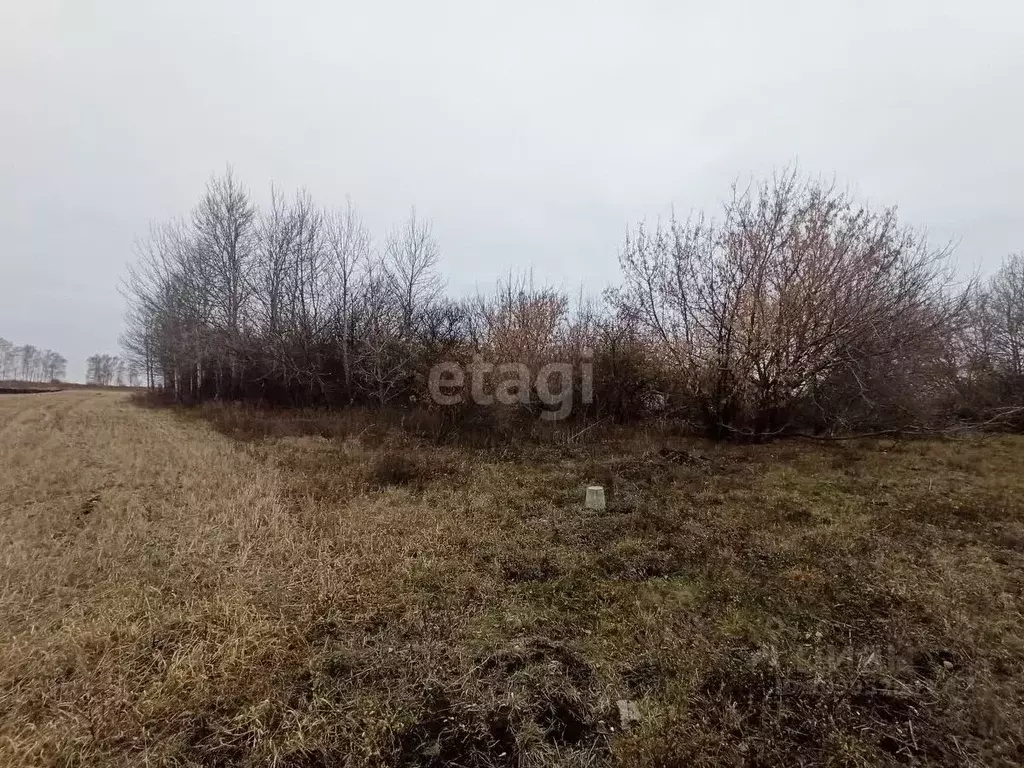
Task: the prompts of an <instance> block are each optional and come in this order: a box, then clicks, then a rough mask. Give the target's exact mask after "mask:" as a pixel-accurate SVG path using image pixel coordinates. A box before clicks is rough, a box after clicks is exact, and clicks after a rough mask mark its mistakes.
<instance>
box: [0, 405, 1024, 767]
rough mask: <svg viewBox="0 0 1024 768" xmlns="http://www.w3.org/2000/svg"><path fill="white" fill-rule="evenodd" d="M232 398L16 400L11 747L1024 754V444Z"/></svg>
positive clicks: (3, 629) (642, 757)
mask: <svg viewBox="0 0 1024 768" xmlns="http://www.w3.org/2000/svg"><path fill="white" fill-rule="evenodd" d="M203 415H205V416H207V417H208V419H196V418H193V417H191V416H188V415H184V414H182V413H177V412H173V411H168V410H158V409H142V408H138V407H135V406H133V405H132V404H131V403H130V402H129V400H128V398H127V396H126V395H124V394H123V393H109V392H88V391H82V392H64V393H56V394H39V395H36V396H33V397H19V396H0V520H2V528H0V557H2V563H3V567H2V570H0V764H4V765H62V766H74V765H125V766H128V765H131V766H135V765H154V766H155V765H222V766H229V765H251V766H257V765H259V766H262V765H278V766H293V767H298V766H307V767H309V766H332V765H494V766H502V765H524V766H541V765H580V766H582V765H603V764H616V763H618V764H626V765H687V766H689V765H696V766H700V765H708V766H711V765H737V766H740V765H744V766H762V765H779V766H793V765H851V766H853V765H879V764H882V765H885V764H892V765H1018V764H1021V762H1022V761H1024V725H1022V719H1024V718H1022V715H1024V619H1022V615H1021V599H1022V598H1021V594H1022V590H1021V586H1022V584H1021V581H1022V570H1021V568H1022V565H1024V516H1022V511H1024V495H1022V491H1024V476H1022V474H1021V471H1020V470H1021V466H1022V460H1024V440H1022V439H1021V438H1014V437H998V438H985V439H981V438H977V439H975V438H970V439H961V440H956V441H953V440H945V441H932V442H906V443H903V442H893V441H865V442H860V443H856V444H841V445H839V444H837V445H812V446H808V445H795V444H788V443H787V444H776V445H770V446H748V447H735V446H713V445H707V444H699V443H695V442H689V441H685V440H682V439H679V438H667V437H664V436H657V435H653V434H647V435H644V434H639V433H638V434H633V435H629V434H620V435H617V436H606V439H605V440H604V441H603V442H602V443H601V444H600V445H586V446H581V445H576V444H574V445H566V446H561V447H547V448H544V447H541V446H531V447H530V448H529V449H528V450H519V451H510V450H497V449H495V450H479V449H474V450H470V449H467V448H461V447H458V446H455V445H438V444H436V443H433V442H429V441H426V440H424V439H423V438H420V437H415V436H410V435H409V434H408V433H407V432H402V431H400V430H398V429H396V428H393V427H383V426H380V425H375V424H374V423H373V422H372V419H369V417H367V416H365V415H360V416H355V415H351V414H348V415H343V416H338V415H325V414H298V415H296V414H276V415H267V414H260V413H257V412H252V411H244V410H239V409H230V408H221V409H207V411H205V413H204V414H203ZM208 422H213V424H212V426H211V424H210V423H208ZM229 434H231V435H234V437H231V436H229ZM237 438H245V439H237ZM593 482H600V483H602V484H604V485H605V486H606V487H607V488H608V489H609V498H610V504H609V508H608V510H607V511H606V512H605V513H603V514H597V515H595V514H588V513H585V512H584V510H583V509H582V508H581V507H582V505H581V501H582V498H583V488H584V486H586V485H587V484H589V483H593ZM618 699H631V700H633V701H635V702H637V704H638V707H639V709H640V713H641V720H640V721H639V722H638V723H636V724H635V725H633V727H632V728H629V729H628V730H626V731H625V732H624V731H623V729H622V728H621V724H620V723H619V721H618V716H617V710H616V706H615V702H616V700H618Z"/></svg>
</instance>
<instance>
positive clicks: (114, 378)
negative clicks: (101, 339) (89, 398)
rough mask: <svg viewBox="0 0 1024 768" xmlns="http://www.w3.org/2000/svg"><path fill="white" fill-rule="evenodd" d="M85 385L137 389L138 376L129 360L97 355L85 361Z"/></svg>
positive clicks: (124, 357)
mask: <svg viewBox="0 0 1024 768" xmlns="http://www.w3.org/2000/svg"><path fill="white" fill-rule="evenodd" d="M85 383H86V384H90V385H93V386H98V387H110V386H118V387H137V386H138V385H139V383H140V376H139V372H138V369H137V368H136V367H135V364H134V361H133V360H132V359H131V358H129V357H126V356H123V355H122V356H118V355H108V354H102V353H97V354H95V355H90V356H89V357H88V358H87V359H86V361H85Z"/></svg>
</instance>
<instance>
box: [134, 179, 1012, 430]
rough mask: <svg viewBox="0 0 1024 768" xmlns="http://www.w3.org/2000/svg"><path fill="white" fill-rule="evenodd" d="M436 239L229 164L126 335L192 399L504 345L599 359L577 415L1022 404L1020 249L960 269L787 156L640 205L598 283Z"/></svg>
mask: <svg viewBox="0 0 1024 768" xmlns="http://www.w3.org/2000/svg"><path fill="white" fill-rule="evenodd" d="M438 258H439V255H438V245H437V243H436V241H435V239H434V238H433V236H432V233H431V227H430V224H429V222H425V221H423V220H422V219H420V218H418V217H417V215H416V213H415V211H413V212H412V213H411V215H410V216H409V217H408V219H407V220H406V221H405V222H403V223H402V224H400V225H399V226H397V227H395V228H394V229H393V230H391V231H390V232H389V233H388V234H387V235H386V236H385V237H384V238H383V240H382V241H380V242H377V241H375V240H374V239H373V238H372V237H371V236H370V233H369V232H368V231H367V229H366V228H365V227H364V226H363V224H362V222H361V221H360V219H359V217H358V215H357V213H356V211H355V209H354V208H353V206H352V205H351V203H349V204H348V205H346V206H345V207H344V208H342V209H339V210H333V209H323V208H320V207H318V206H317V205H315V204H314V202H313V201H312V199H311V198H310V196H309V195H308V194H307V193H305V192H299V193H297V194H296V195H294V196H292V197H286V196H284V195H282V194H281V193H280V192H279V191H278V190H272V193H271V196H270V204H269V206H268V207H267V208H266V209H264V210H260V209H258V208H257V207H256V206H255V205H254V203H253V202H252V200H251V198H250V196H249V194H248V193H247V192H246V191H245V189H244V188H243V187H242V186H241V185H240V184H239V182H238V181H237V180H236V178H235V177H234V176H233V174H231V173H230V172H228V173H227V174H225V175H224V176H222V177H220V178H216V179H214V180H213V181H211V182H210V184H209V185H208V187H207V189H206V191H205V194H204V195H203V197H202V198H201V200H200V202H199V204H198V205H197V206H196V208H195V209H194V210H193V211H192V214H191V216H190V217H189V218H188V219H187V220H183V221H176V222H172V223H170V224H166V225H164V226H161V227H157V228H155V229H154V230H153V231H152V232H151V235H150V237H149V238H148V239H147V240H145V241H144V242H142V243H141V244H140V247H139V259H138V261H137V262H136V264H135V265H133V267H132V268H131V270H130V273H129V276H128V278H127V280H126V282H125V295H126V297H127V299H128V302H129V311H128V326H127V330H126V332H125V335H124V338H123V346H124V348H125V351H126V356H127V357H126V359H127V360H130V361H131V363H132V365H133V366H134V367H135V368H137V370H139V371H141V372H143V374H144V376H145V380H146V383H147V384H148V385H149V386H150V387H161V388H163V389H165V390H167V391H168V392H170V393H172V394H173V395H174V396H175V397H176V398H177V399H179V400H181V401H195V400H201V399H204V398H226V399H259V400H262V401H266V402H273V403H286V404H336V405H339V404H340V405H345V404H353V403H372V404H376V405H387V404H392V405H393V404H396V403H401V404H402V405H408V404H409V403H410V402H416V403H419V404H421V405H424V406H426V407H433V404H431V403H430V402H429V401H428V398H427V391H428V390H427V382H428V378H429V375H430V371H431V368H432V367H433V366H435V365H436V364H438V363H440V362H451V361H456V362H459V363H461V364H463V365H471V364H476V363H479V361H481V360H485V361H488V363H489V364H494V363H498V364H501V363H505V364H506V366H505V368H504V369H500V368H499V369H495V370H492V371H491V372H490V374H489V375H490V376H491V377H492V379H495V380H494V381H492V385H495V384H500V383H501V382H500V381H497V380H496V379H499V378H500V377H501V375H502V373H501V370H506V371H507V370H509V367H508V366H509V365H511V366H513V369H514V370H516V371H518V373H517V381H519V382H523V381H530V380H532V379H531V378H530V377H533V376H535V375H536V374H537V373H538V371H541V370H544V367H545V365H546V364H548V363H551V362H555V361H557V362H560V363H567V364H569V365H571V366H572V370H573V371H581V370H583V367H584V363H592V366H593V379H592V381H589V382H584V381H582V380H580V379H579V377H576V376H572V377H570V378H569V379H568V380H565V381H562V382H561V386H562V387H563V388H570V389H576V390H577V391H578V394H579V395H584V394H586V395H587V397H582V396H581V397H578V398H577V400H576V403H577V407H576V409H575V410H574V412H573V413H574V415H575V416H577V417H583V418H586V419H615V420H629V419H633V418H639V417H644V416H650V415H655V414H657V415H661V416H663V417H664V416H672V417H675V418H679V419H684V420H686V421H689V422H691V423H693V424H694V425H696V426H699V427H700V428H702V429H704V430H706V431H708V432H710V433H712V434H715V435H719V436H728V435H735V436H750V437H763V436H770V435H775V434H784V433H790V432H797V431H801V432H806V431H816V432H848V431H854V430H870V429H879V428H907V427H922V426H938V425H942V424H946V423H948V422H949V421H950V420H951V419H953V418H956V417H960V418H967V417H970V418H974V419H982V420H988V419H991V418H993V416H994V415H995V416H998V415H999V414H1001V413H1004V412H1007V411H1009V410H1012V409H1014V408H1017V407H1019V406H1020V405H1022V404H1024V403H1022V395H1024V388H1022V366H1024V260H1022V258H1021V257H1019V256H1018V257H1013V258H1011V259H1009V260H1008V261H1007V262H1006V263H1005V265H1004V266H1003V267H1002V268H1001V269H1000V270H999V271H998V273H997V274H996V275H994V276H993V277H992V278H991V279H989V280H987V281H977V280H967V281H963V280H959V281H958V280H957V278H956V275H955V274H954V271H953V265H952V262H951V253H950V249H949V248H933V247H931V246H930V245H929V244H928V243H927V241H926V240H925V239H924V237H923V236H921V235H920V234H919V233H917V232H915V231H913V230H912V229H910V228H908V227H905V226H903V225H901V224H900V222H899V220H898V217H897V214H896V211H895V210H893V209H884V210H880V211H878V210H871V209H869V208H867V207H865V206H862V205H859V204H858V203H857V202H856V201H855V200H854V199H853V198H852V197H851V196H850V195H849V194H848V193H847V192H845V191H843V190H840V189H837V188H835V187H834V186H832V185H829V184H825V183H821V182H818V181H815V180H810V181H807V180H803V179H802V178H801V177H800V176H798V174H797V173H796V172H793V171H786V172H784V173H781V174H779V175H777V176H775V177H774V178H773V179H771V180H770V181H768V182H765V183H763V184H758V185H752V186H750V187H747V188H740V187H736V188H735V189H734V194H733V196H732V198H731V199H730V200H729V201H728V202H727V203H726V204H725V206H724V208H723V211H722V212H721V215H720V216H719V217H718V218H710V217H705V216H703V215H695V216H693V217H691V218H690V219H688V220H686V221H677V220H675V219H673V220H671V221H669V222H668V223H667V224H660V223H659V224H658V225H657V226H655V227H653V228H648V227H646V226H643V225H641V226H639V227H638V228H636V229H635V230H634V231H633V232H632V233H631V234H630V236H629V237H628V238H627V241H626V243H625V246H624V247H623V249H622V252H621V267H622V274H623V280H622V283H621V285H620V286H619V287H616V288H613V289H610V290H609V291H607V292H606V295H605V300H604V301H600V302H598V301H594V300H587V299H584V298H583V297H579V298H577V299H572V298H571V297H570V296H568V295H567V294H566V293H565V292H564V291H561V290H557V289H552V288H549V287H544V286H536V285H534V284H533V282H532V279H530V277H529V276H525V275H522V276H516V275H510V276H509V277H508V278H507V279H505V280H503V281H501V282H500V283H499V286H498V288H497V290H496V291H494V292H493V293H492V294H491V295H487V296H476V297H473V298H469V299H462V300H454V299H452V298H450V297H448V296H446V295H445V294H444V292H443V281H442V280H441V278H440V276H439V274H438V268H437V267H438ZM527 374H528V375H527ZM583 389H586V392H585V393H584V392H583V391H582V390H583ZM591 394H592V397H589V395H591ZM527 395H528V396H527V397H525V398H520V399H519V405H521V406H522V405H525V406H526V408H525V410H527V411H529V410H530V409H531V407H532V404H533V403H534V398H533V397H532V393H527ZM583 401H590V402H589V403H584V402H583Z"/></svg>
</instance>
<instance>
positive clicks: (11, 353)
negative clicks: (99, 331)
mask: <svg viewBox="0 0 1024 768" xmlns="http://www.w3.org/2000/svg"><path fill="white" fill-rule="evenodd" d="M67 371H68V361H67V359H66V358H65V357H64V356H63V355H61V354H59V353H57V352H54V351H53V350H50V349H39V348H38V347H35V346H33V345H32V344H25V345H23V346H17V345H15V344H13V343H12V342H10V341H7V339H2V338H0V381H12V380H19V381H60V380H62V379H63V378H64V377H65V376H66V375H67Z"/></svg>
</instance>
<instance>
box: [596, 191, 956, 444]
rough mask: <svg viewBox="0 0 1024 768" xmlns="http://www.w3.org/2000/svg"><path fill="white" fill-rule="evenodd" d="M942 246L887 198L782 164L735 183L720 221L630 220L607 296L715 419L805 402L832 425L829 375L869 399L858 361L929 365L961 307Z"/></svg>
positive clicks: (879, 367)
mask: <svg viewBox="0 0 1024 768" xmlns="http://www.w3.org/2000/svg"><path fill="white" fill-rule="evenodd" d="M948 255H949V250H948V249H938V250H935V249H932V248H930V247H929V246H928V244H927V242H926V241H925V240H924V239H923V237H921V236H920V235H918V234H917V233H915V232H913V231H912V230H909V229H907V228H905V227H902V226H900V224H899V222H898V220H897V217H896V212H895V210H892V209H888V210H884V211H881V212H875V211H871V210H869V209H867V208H865V207H862V206H859V205H857V204H856V203H855V202H854V201H853V200H852V198H851V197H850V196H849V195H848V194H847V193H845V192H843V191H841V190H838V189H836V188H835V187H833V186H829V185H825V184H822V183H819V182H815V181H809V182H804V181H801V180H800V179H799V178H798V176H797V175H796V172H795V171H790V172H786V173H783V174H781V175H778V176H776V177H775V178H774V179H773V180H772V181H770V182H767V183H764V184H761V185H758V186H753V187H749V188H746V189H740V188H738V187H734V194H733V197H732V199H731V200H730V201H729V202H728V203H727V204H726V205H725V208H724V211H723V219H722V221H721V222H716V221H713V220H710V219H707V218H705V217H704V216H703V215H698V216H694V217H693V218H691V219H690V220H688V221H685V222H680V221H677V220H674V219H673V220H672V221H671V222H670V223H669V225H668V226H666V227H663V226H661V225H659V226H658V227H656V228H655V230H654V231H653V232H650V231H648V230H647V229H646V228H645V227H643V226H641V227H640V228H638V229H637V230H636V231H635V232H634V233H633V234H632V235H631V236H630V237H629V239H628V240H627V243H626V246H625V248H624V250H623V252H622V257H621V263H622V268H623V272H624V276H625V279H626V282H625V285H624V286H623V287H622V288H621V289H619V290H617V291H614V292H613V293H612V300H613V302H614V304H615V306H616V307H617V309H618V311H619V313H620V315H621V316H622V317H623V318H625V319H626V320H627V321H628V322H633V323H636V324H637V326H638V327H640V328H642V329H643V330H644V331H645V332H646V334H647V335H648V338H649V339H650V340H651V342H652V343H653V344H655V345H656V347H657V349H658V352H659V354H660V355H661V356H662V357H663V359H664V361H665V363H666V364H667V365H669V366H670V367H671V369H672V370H673V372H674V375H675V377H676V379H677V380H678V381H679V382H680V383H681V384H682V386H683V388H684V390H685V391H686V393H687V394H688V398H689V403H688V405H689V406H690V407H691V408H692V409H693V410H694V411H695V412H696V414H697V415H698V416H699V417H700V419H701V420H702V421H703V423H704V424H705V425H706V427H707V428H708V429H709V431H711V432H712V433H714V434H717V435H728V434H742V435H751V436H764V435H772V434H780V433H784V432H786V431H788V430H792V429H794V428H795V427H798V426H804V425H802V424H800V423H799V422H800V416H801V414H802V413H806V412H810V413H814V414H815V416H814V420H815V421H817V422H819V425H820V427H821V428H824V429H834V428H840V427H842V426H843V425H844V421H845V414H846V413H848V412H849V408H847V407H845V404H844V403H843V402H842V398H839V397H838V396H837V395H835V394H833V390H835V389H837V387H838V389H845V388H846V387H847V386H848V384H847V383H848V382H853V383H854V384H855V386H856V387H858V388H859V390H860V391H859V393H858V396H859V398H860V401H861V403H862V404H864V405H865V406H867V407H868V411H869V413H874V412H876V411H878V410H879V409H880V408H881V409H882V410H884V407H882V406H878V405H877V404H874V401H875V400H877V399H879V398H884V397H885V392H884V387H880V386H877V384H876V385H875V386H873V387H872V386H869V382H868V381H867V380H866V379H865V376H866V375H867V374H869V373H871V372H877V373H878V375H881V376H882V378H883V380H884V381H888V380H889V379H890V378H891V377H892V376H894V375H896V376H899V375H902V376H913V375H914V374H915V371H916V370H917V369H919V368H922V367H924V368H930V364H931V363H932V362H933V360H932V358H934V356H935V355H936V353H937V352H940V351H941V339H943V338H944V337H945V335H946V334H947V333H948V331H949V328H950V327H951V325H952V324H953V323H955V322H956V320H957V319H958V318H959V317H960V316H961V314H962V313H963V311H964V302H963V300H962V294H961V293H959V292H957V291H955V290H954V286H953V281H952V277H951V274H950V271H949V269H948ZM834 382H844V384H843V386H841V387H840V386H838V385H836V384H833V383H834ZM804 418H807V417H804Z"/></svg>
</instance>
